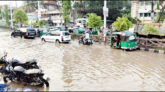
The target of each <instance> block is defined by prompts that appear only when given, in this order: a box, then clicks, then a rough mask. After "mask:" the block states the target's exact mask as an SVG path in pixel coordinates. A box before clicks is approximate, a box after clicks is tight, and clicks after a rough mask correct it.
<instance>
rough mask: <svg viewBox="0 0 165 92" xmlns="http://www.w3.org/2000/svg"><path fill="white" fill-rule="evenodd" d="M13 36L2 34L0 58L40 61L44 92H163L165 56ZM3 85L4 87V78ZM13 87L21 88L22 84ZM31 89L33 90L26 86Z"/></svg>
mask: <svg viewBox="0 0 165 92" xmlns="http://www.w3.org/2000/svg"><path fill="white" fill-rule="evenodd" d="M10 33H11V32H0V57H1V56H2V55H3V53H4V51H6V52H8V57H7V59H12V58H16V59H18V60H22V61H26V60H27V59H33V58H35V59H37V60H38V64H39V65H40V66H41V68H42V69H43V71H44V73H45V74H46V75H48V76H49V77H50V79H51V80H50V82H49V83H50V87H49V88H46V87H44V88H38V87H34V88H37V89H39V90H44V91H48V90H49V91H86V90H88V91H110V90H112V91H120V90H124V91H125V90H127V91H130V90H131V91H142V90H144V91H149V90H154V91H158V90H160V91H164V90H165V68H164V66H165V55H164V54H156V53H152V52H143V51H132V52H126V51H123V50H118V49H111V48H110V47H109V46H108V45H106V46H105V45H101V44H97V43H94V45H93V46H84V45H79V44H78V41H76V40H75V41H72V42H71V43H70V44H60V45H59V44H55V43H48V42H46V43H44V42H41V40H40V38H36V39H35V40H33V39H24V38H22V39H21V38H19V37H17V38H11V37H10ZM0 83H3V80H2V75H1V76H0ZM9 84H10V85H11V87H17V88H18V87H19V88H22V87H23V85H22V84H19V83H9ZM27 87H31V86H27Z"/></svg>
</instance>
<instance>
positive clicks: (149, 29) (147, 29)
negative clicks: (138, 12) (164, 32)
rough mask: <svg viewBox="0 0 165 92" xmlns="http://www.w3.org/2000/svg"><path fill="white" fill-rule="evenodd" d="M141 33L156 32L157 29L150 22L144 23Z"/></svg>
mask: <svg viewBox="0 0 165 92" xmlns="http://www.w3.org/2000/svg"><path fill="white" fill-rule="evenodd" d="M142 33H143V34H158V29H157V28H155V27H154V26H152V25H151V24H146V25H145V27H144V29H143V30H142Z"/></svg>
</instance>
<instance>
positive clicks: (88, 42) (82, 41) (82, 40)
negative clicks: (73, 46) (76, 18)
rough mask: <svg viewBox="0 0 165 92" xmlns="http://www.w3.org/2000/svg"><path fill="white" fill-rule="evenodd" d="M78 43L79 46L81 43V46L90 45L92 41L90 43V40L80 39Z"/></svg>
mask: <svg viewBox="0 0 165 92" xmlns="http://www.w3.org/2000/svg"><path fill="white" fill-rule="evenodd" d="M79 43H80V44H81V43H82V44H83V45H92V44H93V41H92V39H86V38H81V39H80V40H79Z"/></svg>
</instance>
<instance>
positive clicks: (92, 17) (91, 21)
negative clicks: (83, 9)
mask: <svg viewBox="0 0 165 92" xmlns="http://www.w3.org/2000/svg"><path fill="white" fill-rule="evenodd" d="M102 25H103V23H102V21H101V17H100V16H97V15H96V14H95V13H90V14H88V22H87V26H88V27H94V28H99V27H100V26H102Z"/></svg>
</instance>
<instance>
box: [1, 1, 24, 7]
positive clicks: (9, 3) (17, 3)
mask: <svg viewBox="0 0 165 92" xmlns="http://www.w3.org/2000/svg"><path fill="white" fill-rule="evenodd" d="M5 4H7V5H11V6H16V5H17V6H18V7H19V6H22V5H23V1H14V0H13V1H0V5H5Z"/></svg>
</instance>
